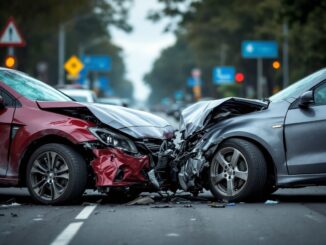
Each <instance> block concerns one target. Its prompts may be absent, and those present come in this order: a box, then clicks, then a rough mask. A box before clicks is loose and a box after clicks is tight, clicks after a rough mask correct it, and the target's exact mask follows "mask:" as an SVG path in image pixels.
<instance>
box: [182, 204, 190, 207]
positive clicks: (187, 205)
mask: <svg viewBox="0 0 326 245" xmlns="http://www.w3.org/2000/svg"><path fill="white" fill-rule="evenodd" d="M183 206H184V207H185V208H192V205H191V204H185V205H183Z"/></svg>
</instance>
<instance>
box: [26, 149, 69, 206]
mask: <svg viewBox="0 0 326 245" xmlns="http://www.w3.org/2000/svg"><path fill="white" fill-rule="evenodd" d="M30 179H31V187H32V190H33V192H34V193H35V194H36V195H38V196H39V197H40V198H42V199H43V200H47V201H50V200H55V199H57V198H59V197H60V196H61V195H62V194H63V193H64V192H65V190H66V188H67V186H68V183H69V167H68V164H67V163H66V161H65V160H64V159H63V157H62V156H60V155H59V154H58V153H56V152H54V151H46V152H44V153H42V154H40V155H39V156H38V157H37V158H36V159H35V160H34V162H33V163H32V168H31V171H30Z"/></svg>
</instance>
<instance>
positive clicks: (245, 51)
mask: <svg viewBox="0 0 326 245" xmlns="http://www.w3.org/2000/svg"><path fill="white" fill-rule="evenodd" d="M241 51H242V57H243V58H247V59H256V58H277V56H278V47H277V42H274V41H243V42H242V44H241Z"/></svg>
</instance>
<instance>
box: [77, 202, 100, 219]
mask: <svg viewBox="0 0 326 245" xmlns="http://www.w3.org/2000/svg"><path fill="white" fill-rule="evenodd" d="M95 208H96V205H94V206H86V207H85V208H84V209H83V210H82V211H80V213H79V214H78V215H77V216H76V218H75V219H87V218H88V217H89V216H90V215H91V213H92V212H93V211H94V209H95Z"/></svg>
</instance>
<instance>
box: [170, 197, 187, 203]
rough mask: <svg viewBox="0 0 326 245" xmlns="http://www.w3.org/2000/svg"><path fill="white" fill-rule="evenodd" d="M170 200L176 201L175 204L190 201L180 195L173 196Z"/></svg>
mask: <svg viewBox="0 0 326 245" xmlns="http://www.w3.org/2000/svg"><path fill="white" fill-rule="evenodd" d="M171 202H173V203H176V204H190V203H191V201H189V200H187V199H185V198H182V197H174V198H172V199H171Z"/></svg>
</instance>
